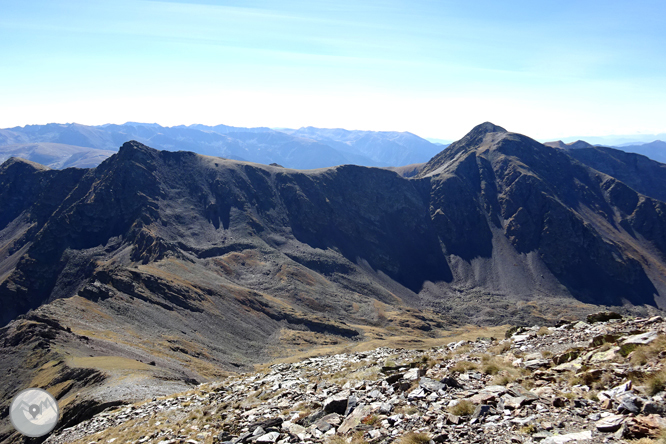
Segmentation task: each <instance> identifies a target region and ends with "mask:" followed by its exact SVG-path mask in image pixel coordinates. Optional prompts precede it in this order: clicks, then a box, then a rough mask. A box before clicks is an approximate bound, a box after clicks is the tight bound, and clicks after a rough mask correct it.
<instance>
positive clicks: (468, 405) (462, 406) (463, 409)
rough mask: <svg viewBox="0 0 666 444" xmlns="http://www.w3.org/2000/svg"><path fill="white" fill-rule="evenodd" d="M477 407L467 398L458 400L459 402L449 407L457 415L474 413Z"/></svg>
mask: <svg viewBox="0 0 666 444" xmlns="http://www.w3.org/2000/svg"><path fill="white" fill-rule="evenodd" d="M475 409H476V407H474V404H473V403H472V401H468V400H467V399H461V400H460V401H459V402H458V404H456V405H454V406H452V407H449V412H451V413H453V414H454V415H456V416H467V415H471V414H472V413H474V410H475Z"/></svg>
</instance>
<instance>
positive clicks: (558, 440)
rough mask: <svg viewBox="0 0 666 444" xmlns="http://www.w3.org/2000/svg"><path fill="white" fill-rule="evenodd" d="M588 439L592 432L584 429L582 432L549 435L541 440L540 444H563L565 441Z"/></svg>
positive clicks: (590, 437)
mask: <svg viewBox="0 0 666 444" xmlns="http://www.w3.org/2000/svg"><path fill="white" fill-rule="evenodd" d="M588 439H592V432H591V431H590V430H586V431H584V432H577V433H568V434H566V435H553V436H550V437H548V438H546V439H544V440H543V441H541V443H542V444H564V443H567V442H571V441H587V440H588Z"/></svg>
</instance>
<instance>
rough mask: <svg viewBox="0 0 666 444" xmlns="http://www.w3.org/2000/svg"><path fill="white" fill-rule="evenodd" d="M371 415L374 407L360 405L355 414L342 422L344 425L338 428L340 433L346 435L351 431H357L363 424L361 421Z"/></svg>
mask: <svg viewBox="0 0 666 444" xmlns="http://www.w3.org/2000/svg"><path fill="white" fill-rule="evenodd" d="M370 413H372V407H370V406H369V405H363V404H361V405H359V406H358V407H356V408H355V409H354V411H353V412H351V413H350V414H349V416H347V418H345V420H344V421H342V425H340V427H339V428H338V433H340V434H342V435H344V434H345V433H347V432H348V431H350V430H353V429H355V428H356V427H357V426H358V425H359V424H361V421H362V420H363V418H365V417H366V416H368V415H369V414H370Z"/></svg>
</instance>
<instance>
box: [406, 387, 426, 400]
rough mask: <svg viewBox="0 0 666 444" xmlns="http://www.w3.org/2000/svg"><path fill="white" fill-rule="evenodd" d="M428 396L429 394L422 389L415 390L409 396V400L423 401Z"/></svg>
mask: <svg viewBox="0 0 666 444" xmlns="http://www.w3.org/2000/svg"><path fill="white" fill-rule="evenodd" d="M426 396H427V393H426V391H425V390H423V389H422V388H421V387H419V388H417V389H415V390H413V391H412V392H410V393H409V395H407V398H409V399H422V398H425V397H426Z"/></svg>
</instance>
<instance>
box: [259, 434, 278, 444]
mask: <svg viewBox="0 0 666 444" xmlns="http://www.w3.org/2000/svg"><path fill="white" fill-rule="evenodd" d="M279 437H280V434H279V433H278V432H269V433H266V434H265V435H262V436H260V437H259V438H257V440H256V441H257V442H276V441H277V440H278V438H279Z"/></svg>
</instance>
